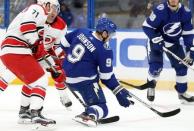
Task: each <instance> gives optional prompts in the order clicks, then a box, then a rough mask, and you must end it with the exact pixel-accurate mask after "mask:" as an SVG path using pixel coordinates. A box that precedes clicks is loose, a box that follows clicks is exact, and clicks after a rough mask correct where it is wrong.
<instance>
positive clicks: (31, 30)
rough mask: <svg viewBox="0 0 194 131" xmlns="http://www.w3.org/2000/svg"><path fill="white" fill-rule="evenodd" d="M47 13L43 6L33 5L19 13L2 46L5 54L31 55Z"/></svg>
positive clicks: (10, 26) (2, 51)
mask: <svg viewBox="0 0 194 131" xmlns="http://www.w3.org/2000/svg"><path fill="white" fill-rule="evenodd" d="M47 15H48V14H47V13H46V11H45V10H44V8H43V7H42V6H41V5H38V4H33V5H31V6H29V7H28V8H26V9H24V10H23V11H22V12H21V13H19V14H18V15H17V16H16V18H15V19H14V20H13V21H12V22H11V24H10V25H9V27H8V29H7V32H6V35H5V39H4V40H3V42H2V44H1V55H3V54H8V53H12V54H31V53H32V52H31V49H30V47H31V46H32V45H33V44H34V43H35V41H36V40H38V39H39V34H38V32H39V33H40V35H41V31H40V30H41V29H43V28H44V25H45V22H46V19H47Z"/></svg>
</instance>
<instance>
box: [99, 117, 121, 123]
mask: <svg viewBox="0 0 194 131" xmlns="http://www.w3.org/2000/svg"><path fill="white" fill-rule="evenodd" d="M119 119H120V118H119V116H112V117H108V118H103V119H99V120H98V121H97V122H98V124H108V123H113V122H117V121H119Z"/></svg>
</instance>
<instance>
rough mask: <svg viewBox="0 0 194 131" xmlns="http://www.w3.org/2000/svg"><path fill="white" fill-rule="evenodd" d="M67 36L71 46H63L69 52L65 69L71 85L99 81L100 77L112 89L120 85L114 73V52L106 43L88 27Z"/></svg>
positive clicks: (76, 85) (65, 61)
mask: <svg viewBox="0 0 194 131" xmlns="http://www.w3.org/2000/svg"><path fill="white" fill-rule="evenodd" d="M65 38H66V40H67V42H68V43H69V45H70V46H69V47H68V48H66V47H63V46H62V48H63V49H64V50H65V52H66V53H67V57H66V59H65V60H64V62H63V69H64V70H65V72H66V75H67V79H66V82H67V83H68V84H69V85H70V86H71V87H80V86H82V85H86V84H90V83H94V82H99V79H101V81H102V83H103V84H105V85H106V86H107V87H108V88H110V89H112V90H113V89H114V88H115V87H117V86H118V85H119V83H118V81H117V80H116V78H115V75H114V73H113V67H112V59H113V52H112V50H111V49H110V48H109V46H107V44H106V43H104V42H103V41H100V40H99V39H97V38H96V37H95V35H94V33H93V32H92V31H90V30H88V29H77V30H75V31H72V32H70V33H68V34H66V35H65Z"/></svg>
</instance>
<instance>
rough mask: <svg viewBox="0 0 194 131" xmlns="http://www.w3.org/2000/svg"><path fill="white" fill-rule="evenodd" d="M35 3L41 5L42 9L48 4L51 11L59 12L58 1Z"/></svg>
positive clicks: (40, 0) (49, 0) (39, 1)
mask: <svg viewBox="0 0 194 131" xmlns="http://www.w3.org/2000/svg"><path fill="white" fill-rule="evenodd" d="M37 3H38V4H40V5H43V6H44V7H45V6H46V5H47V4H50V7H51V9H54V10H56V11H57V12H58V13H59V11H60V4H59V2H58V0H37Z"/></svg>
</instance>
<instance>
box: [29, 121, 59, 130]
mask: <svg viewBox="0 0 194 131" xmlns="http://www.w3.org/2000/svg"><path fill="white" fill-rule="evenodd" d="M55 129H56V124H47V125H42V124H39V123H36V124H33V127H32V130H38V131H49V130H55Z"/></svg>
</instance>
